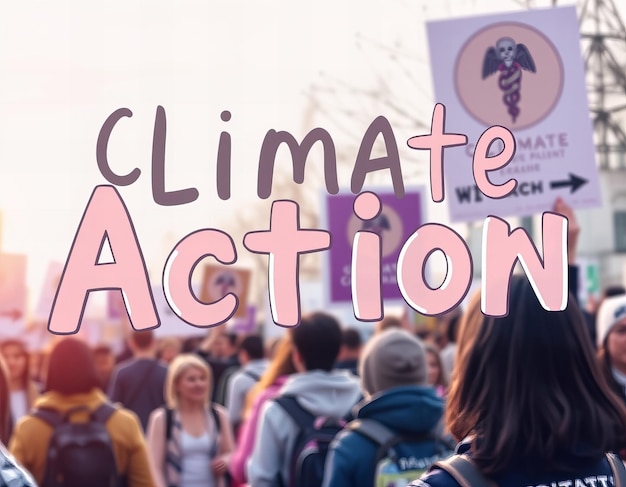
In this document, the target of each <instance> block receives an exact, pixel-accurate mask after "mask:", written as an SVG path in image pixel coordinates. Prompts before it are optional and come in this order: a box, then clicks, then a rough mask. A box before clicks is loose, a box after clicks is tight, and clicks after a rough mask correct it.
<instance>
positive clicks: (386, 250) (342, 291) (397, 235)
mask: <svg viewBox="0 0 626 487" xmlns="http://www.w3.org/2000/svg"><path fill="white" fill-rule="evenodd" d="M375 192H376V194H377V195H378V197H379V198H380V201H381V203H382V210H381V212H380V214H379V215H378V216H377V217H376V218H374V219H373V220H367V221H363V220H361V219H359V218H358V217H357V216H356V215H355V214H354V212H353V203H354V198H355V197H354V195H353V194H351V193H350V194H348V193H339V194H337V195H326V196H325V208H324V210H323V212H322V215H323V218H324V220H325V221H324V222H323V224H325V226H326V228H327V229H328V230H329V231H330V233H331V234H332V235H333V242H332V247H331V248H330V250H329V251H328V252H327V254H326V256H325V263H324V281H325V284H326V285H325V293H326V302H327V303H330V304H338V303H350V302H351V300H352V290H351V283H350V281H351V263H352V241H353V239H354V235H355V233H356V232H357V231H360V230H363V231H369V232H375V233H377V234H378V235H380V236H381V245H382V246H381V290H382V292H381V296H382V299H383V300H385V301H387V300H402V299H403V297H402V294H401V292H400V289H399V287H398V284H397V280H396V273H397V262H398V256H399V255H400V250H401V249H402V246H403V245H404V243H405V242H406V240H407V239H408V238H409V236H410V235H411V234H412V233H413V232H415V231H416V230H417V229H418V227H419V226H420V225H422V224H423V223H424V216H423V215H424V202H423V194H424V192H423V190H422V189H421V188H407V191H406V193H405V195H404V197H403V198H397V197H396V196H395V194H394V193H393V190H391V189H379V190H375ZM371 285H372V286H375V285H377V283H375V282H372V284H371Z"/></svg>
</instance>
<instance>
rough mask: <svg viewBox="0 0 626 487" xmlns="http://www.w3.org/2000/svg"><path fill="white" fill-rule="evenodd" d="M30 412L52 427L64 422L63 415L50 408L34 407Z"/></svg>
mask: <svg viewBox="0 0 626 487" xmlns="http://www.w3.org/2000/svg"><path fill="white" fill-rule="evenodd" d="M31 414H32V415H33V416H34V417H35V418H39V419H41V420H42V421H44V422H45V423H47V424H48V425H49V426H51V427H52V428H53V429H54V428H56V427H57V426H60V425H62V424H63V423H64V422H65V415H63V414H61V413H60V412H58V411H56V410H55V409H51V408H36V409H34V410H33V411H32V413H31Z"/></svg>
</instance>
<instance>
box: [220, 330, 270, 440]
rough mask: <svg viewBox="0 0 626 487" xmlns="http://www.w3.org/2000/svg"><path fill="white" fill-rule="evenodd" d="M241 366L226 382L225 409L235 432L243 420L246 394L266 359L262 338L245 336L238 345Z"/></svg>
mask: <svg viewBox="0 0 626 487" xmlns="http://www.w3.org/2000/svg"><path fill="white" fill-rule="evenodd" d="M239 362H240V363H241V368H239V370H237V372H235V373H234V374H233V375H232V376H231V377H230V379H229V380H228V382H227V384H226V391H227V392H226V404H225V406H226V409H228V417H229V419H230V422H231V424H232V426H233V431H235V434H236V432H237V430H238V429H239V425H240V424H241V422H242V421H243V417H242V415H243V409H244V406H245V402H246V395H247V394H248V392H249V391H250V389H251V388H252V386H254V384H256V383H257V382H258V381H259V380H260V379H261V376H262V375H263V373H264V372H265V369H267V365H268V361H267V359H265V348H264V347H263V339H262V338H261V337H260V336H258V335H250V336H247V337H245V338H244V339H243V340H242V341H241V344H240V345H239Z"/></svg>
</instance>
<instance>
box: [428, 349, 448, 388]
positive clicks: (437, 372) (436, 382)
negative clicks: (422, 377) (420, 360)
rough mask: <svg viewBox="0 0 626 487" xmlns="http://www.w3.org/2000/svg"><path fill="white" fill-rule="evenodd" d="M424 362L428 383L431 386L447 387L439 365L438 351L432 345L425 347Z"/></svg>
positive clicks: (443, 372) (442, 370) (444, 374)
mask: <svg viewBox="0 0 626 487" xmlns="http://www.w3.org/2000/svg"><path fill="white" fill-rule="evenodd" d="M425 348H426V361H427V362H428V383H429V384H430V385H431V386H443V387H448V378H447V377H446V373H445V371H444V369H443V364H442V363H441V355H440V354H439V349H438V348H437V347H435V346H434V345H431V344H428V345H425Z"/></svg>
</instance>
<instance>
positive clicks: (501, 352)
mask: <svg viewBox="0 0 626 487" xmlns="http://www.w3.org/2000/svg"><path fill="white" fill-rule="evenodd" d="M509 296H510V300H509V312H508V315H507V316H504V317H501V318H493V317H489V316H484V315H483V314H482V312H481V310H480V296H475V297H474V298H473V299H472V300H471V302H470V304H469V307H468V310H467V312H466V314H465V315H464V316H463V318H462V322H461V326H460V330H459V332H460V336H459V340H458V354H457V360H458V365H457V368H456V369H455V370H456V373H455V377H454V378H453V381H452V385H451V387H450V391H449V394H448V405H447V410H446V423H447V427H448V429H449V431H450V432H451V433H452V435H454V436H455V437H456V438H457V440H460V439H465V441H464V442H463V443H461V444H460V445H459V446H458V447H457V454H458V455H455V456H454V457H452V459H451V460H450V461H446V462H442V463H438V464H436V465H435V467H434V468H433V470H432V471H431V472H430V473H428V474H426V475H425V476H424V477H422V479H421V480H419V481H417V482H415V483H414V484H412V485H421V486H424V485H429V486H433V487H435V486H437V487H439V486H445V487H458V486H459V485H461V484H462V483H463V482H464V476H462V475H460V474H459V469H461V470H462V469H463V468H466V469H469V471H471V472H473V473H475V474H476V475H477V477H475V479H474V480H475V481H474V482H472V481H469V482H467V483H469V484H470V485H472V486H475V485H478V484H479V483H480V484H483V483H485V482H486V478H490V479H491V481H493V482H495V483H497V484H498V485H500V486H505V485H524V486H535V485H537V486H538V485H548V486H549V485H560V486H563V485H578V484H579V482H578V480H579V479H585V480H584V481H583V480H580V482H582V483H583V485H591V484H590V482H592V480H593V485H595V482H597V483H598V486H599V485H605V486H607V485H610V484H607V481H608V480H607V479H611V478H612V477H613V473H612V472H613V469H612V467H611V464H614V465H615V468H616V469H617V468H620V470H621V471H622V473H624V472H623V470H624V469H623V464H622V463H621V462H620V461H619V460H618V461H617V462H615V458H616V457H615V456H612V457H610V461H609V457H608V456H605V452H615V451H619V449H621V448H622V447H623V446H624V445H625V444H626V409H625V407H624V405H623V404H622V403H621V401H620V400H619V398H618V397H617V396H616V395H615V394H614V393H613V392H612V391H611V390H610V388H609V387H608V386H607V384H606V381H605V380H604V378H603V376H602V374H601V372H600V368H599V367H598V363H597V362H596V360H595V358H594V352H593V347H592V344H591V340H590V338H589V334H588V333H587V330H586V329H585V324H584V323H583V320H582V316H581V314H580V311H579V309H578V307H577V306H576V303H575V301H574V299H573V298H572V297H571V296H570V299H569V303H568V306H567V308H566V309H565V310H564V311H561V312H549V311H546V310H545V309H544V308H543V307H542V306H541V304H540V303H539V300H538V299H537V296H536V295H535V292H534V290H533V288H532V287H531V285H530V283H529V281H528V278H527V277H525V276H519V275H515V276H513V277H512V279H511V284H510V294H509ZM472 466H473V467H474V468H472ZM465 478H466V476H465ZM476 479H479V480H478V481H476ZM590 479H592V480H590ZM481 480H484V481H485V482H483V481H481ZM615 480H616V479H615Z"/></svg>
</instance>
